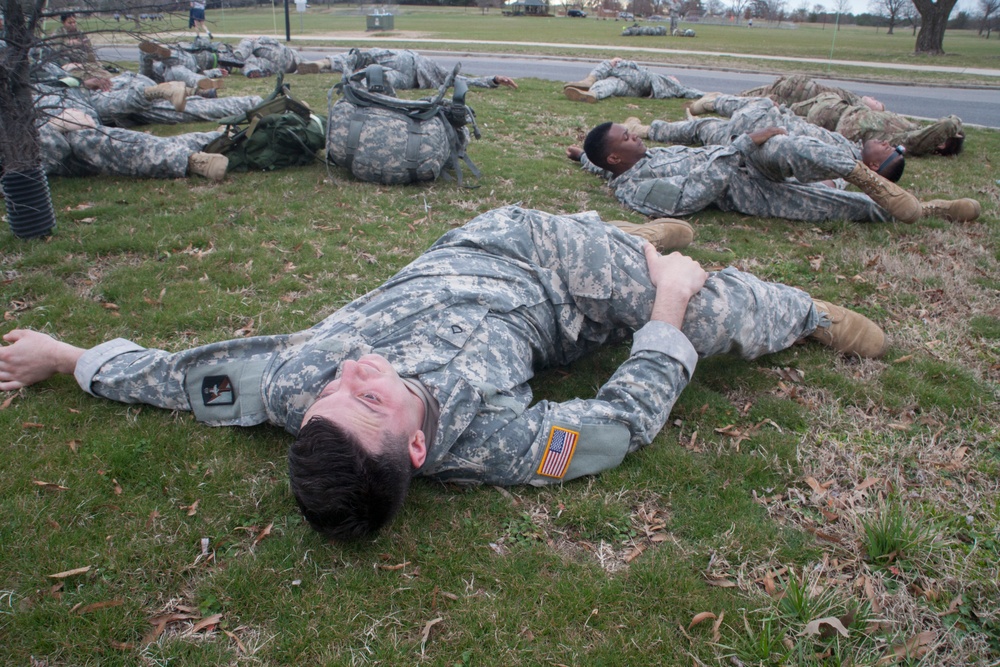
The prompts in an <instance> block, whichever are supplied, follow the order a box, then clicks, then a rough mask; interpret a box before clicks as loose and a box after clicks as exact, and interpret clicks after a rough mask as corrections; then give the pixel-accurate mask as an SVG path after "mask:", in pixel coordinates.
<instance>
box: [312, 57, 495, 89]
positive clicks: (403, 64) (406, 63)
mask: <svg viewBox="0 0 1000 667" xmlns="http://www.w3.org/2000/svg"><path fill="white" fill-rule="evenodd" d="M328 60H329V61H330V69H331V70H332V71H334V72H348V73H352V72H356V71H358V70H361V69H364V68H365V67H368V66H369V65H381V66H382V67H384V68H385V77H386V79H388V81H389V83H390V84H391V85H392V87H393V89H395V90H411V89H423V88H439V87H440V86H442V85H443V84H444V82H445V80H446V79H447V78H448V75H450V74H451V70H447V69H445V68H444V67H442V66H441V65H439V64H438V63H437V62H436V61H434V60H431V59H430V58H427V57H426V56H422V55H420V54H419V53H417V52H416V51H410V50H408V49H400V50H395V49H351V50H350V51H347V52H345V53H338V54H336V55H332V56H329V57H328ZM462 78H463V79H465V82H466V83H467V84H468V85H469V86H471V87H473V88H496V87H497V85H498V84H497V82H496V81H495V80H494V78H493V77H492V76H480V77H462Z"/></svg>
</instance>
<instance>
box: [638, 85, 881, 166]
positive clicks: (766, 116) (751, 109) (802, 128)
mask: <svg viewBox="0 0 1000 667" xmlns="http://www.w3.org/2000/svg"><path fill="white" fill-rule="evenodd" d="M715 113H717V114H719V115H720V116H723V117H725V118H728V119H729V125H728V129H729V132H730V134H731V135H732V136H734V137H735V136H739V135H740V134H750V133H751V132H755V131H756V130H762V129H764V128H766V127H781V128H784V129H786V130H788V133H789V134H791V135H794V136H797V137H812V138H814V139H818V140H819V141H822V142H823V143H825V144H830V145H831V146H837V147H839V148H841V149H843V150H845V151H848V152H850V153H851V155H852V156H853V157H854V158H855V159H858V158H860V157H861V151H860V148H859V146H858V144H857V143H855V142H853V141H851V140H850V139H848V138H847V137H845V136H844V135H842V134H839V133H837V132H831V131H829V130H826V129H824V128H822V127H819V126H818V125H813V124H812V123H810V122H809V121H807V120H806V119H804V118H802V117H801V116H797V115H796V114H794V113H792V112H791V111H790V110H789V109H788V108H786V107H784V106H780V105H777V104H775V103H774V102H773V101H771V100H770V99H768V98H766V97H739V96H736V95H720V96H719V97H718V98H717V99H716V100H715ZM650 136H652V133H651V135H650Z"/></svg>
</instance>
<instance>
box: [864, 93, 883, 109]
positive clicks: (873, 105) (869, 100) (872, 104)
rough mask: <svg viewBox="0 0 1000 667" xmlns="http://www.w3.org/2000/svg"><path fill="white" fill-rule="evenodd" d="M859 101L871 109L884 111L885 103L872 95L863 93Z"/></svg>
mask: <svg viewBox="0 0 1000 667" xmlns="http://www.w3.org/2000/svg"><path fill="white" fill-rule="evenodd" d="M861 103H862V104H864V105H865V106H866V107H868V108H869V109H871V110H872V111H885V105H884V104H882V103H881V102H879V101H878V100H876V99H875V98H874V97H868V96H867V95H865V96H864V97H862V98H861Z"/></svg>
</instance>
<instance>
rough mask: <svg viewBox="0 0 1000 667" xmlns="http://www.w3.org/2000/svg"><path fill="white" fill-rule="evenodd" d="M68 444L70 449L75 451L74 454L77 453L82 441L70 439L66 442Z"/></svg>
mask: <svg viewBox="0 0 1000 667" xmlns="http://www.w3.org/2000/svg"><path fill="white" fill-rule="evenodd" d="M66 444H67V445H68V446H69V450H70V451H71V452H73V453H74V454H76V452H77V450H78V449H80V441H79V440H68V441H67V442H66Z"/></svg>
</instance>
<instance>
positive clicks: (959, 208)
mask: <svg viewBox="0 0 1000 667" xmlns="http://www.w3.org/2000/svg"><path fill="white" fill-rule="evenodd" d="M920 206H921V207H922V208H923V217H925V218H944V219H945V220H947V221H948V222H972V221H973V220H975V219H977V218H978V217H979V214H980V213H982V212H983V207H982V206H980V205H979V202H977V201H976V200H975V199H932V200H931V201H925V202H923V203H921V205H920Z"/></svg>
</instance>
